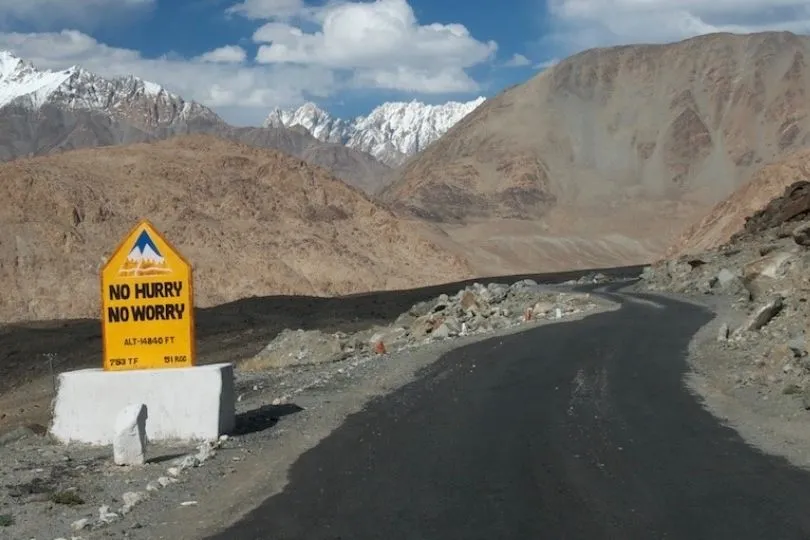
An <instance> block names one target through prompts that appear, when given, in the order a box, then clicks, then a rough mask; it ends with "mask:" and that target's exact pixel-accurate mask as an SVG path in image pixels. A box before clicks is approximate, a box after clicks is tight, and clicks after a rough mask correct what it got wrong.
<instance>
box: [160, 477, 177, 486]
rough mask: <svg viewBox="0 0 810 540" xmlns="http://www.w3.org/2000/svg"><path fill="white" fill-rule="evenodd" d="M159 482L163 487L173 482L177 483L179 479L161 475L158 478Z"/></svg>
mask: <svg viewBox="0 0 810 540" xmlns="http://www.w3.org/2000/svg"><path fill="white" fill-rule="evenodd" d="M157 482H158V484H160V485H161V487H167V486H169V485H171V484H176V483H177V480H176V479H175V478H169V477H168V476H161V477H159V478H158V479H157Z"/></svg>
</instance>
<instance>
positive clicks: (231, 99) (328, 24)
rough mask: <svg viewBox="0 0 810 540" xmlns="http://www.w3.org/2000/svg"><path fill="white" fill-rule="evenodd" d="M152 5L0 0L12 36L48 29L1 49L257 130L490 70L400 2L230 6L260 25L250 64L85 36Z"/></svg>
mask: <svg viewBox="0 0 810 540" xmlns="http://www.w3.org/2000/svg"><path fill="white" fill-rule="evenodd" d="M166 1H168V0H166ZM217 1H220V0H217ZM231 1H232V2H237V0H231ZM156 2H157V0H25V1H21V0H0V23H1V22H2V21H12V22H13V23H14V24H13V25H12V26H13V27H19V26H18V23H20V22H24V23H26V26H33V27H34V28H37V29H40V28H41V27H44V28H46V30H47V31H46V30H39V31H37V32H31V33H22V32H13V31H7V32H2V31H1V30H2V28H0V49H6V50H10V51H12V52H13V53H15V54H17V55H18V56H20V57H22V58H24V59H26V60H30V61H31V62H33V63H34V64H35V65H36V66H37V67H40V68H44V69H64V68H66V67H69V66H71V65H79V66H82V67H84V68H85V69H87V70H89V71H92V72H95V73H98V74H100V75H102V76H108V77H109V76H119V75H136V76H138V77H141V78H143V79H146V80H150V81H153V82H155V83H158V84H161V85H163V86H164V87H165V88H167V89H168V90H170V91H173V92H175V93H178V94H180V95H182V96H183V97H185V98H187V99H193V100H196V101H198V102H200V103H203V104H205V105H208V106H210V107H213V108H215V110H217V112H220V113H221V114H223V116H224V117H225V118H226V119H227V120H229V121H231V122H235V123H238V124H254V125H257V124H259V123H261V122H262V121H263V120H264V116H265V115H266V114H267V111H268V109H270V108H272V107H275V106H279V107H287V106H295V105H299V104H301V103H302V102H304V101H306V100H311V99H317V98H326V97H335V96H336V95H338V94H339V93H340V92H341V91H343V90H357V89H360V90H364V91H366V90H374V89H388V90H399V91H406V92H416V93H445V92H464V91H477V90H478V86H479V85H478V84H477V82H476V81H475V80H473V79H472V78H471V77H470V76H469V75H468V74H467V73H466V71H465V70H466V69H467V68H469V67H472V66H475V65H478V64H481V63H485V62H488V61H490V60H491V58H492V57H493V56H494V53H495V51H496V49H497V46H496V44H495V43H494V42H487V43H484V42H481V41H478V40H476V39H475V38H474V37H473V36H471V35H470V33H469V32H468V30H467V29H466V28H465V27H464V26H462V25H460V24H438V23H420V22H419V21H417V20H416V17H415V15H414V12H413V10H412V9H411V7H410V6H409V5H408V3H407V1H406V0H376V1H374V2H371V3H369V2H367V1H364V2H361V1H355V2H351V1H347V0H327V2H326V3H325V4H324V3H322V2H321V3H320V5H318V6H312V5H307V4H305V3H304V0H242V1H239V2H238V3H234V4H233V5H231V6H230V7H229V8H227V10H226V12H225V15H227V16H230V17H234V16H238V17H243V18H245V19H247V20H251V21H258V22H257V26H259V25H261V26H260V27H259V28H258V29H257V30H256V31H255V32H254V34H253V39H254V42H255V43H257V45H258V49H259V52H258V55H257V58H256V59H255V61H254V60H253V59H251V58H249V57H248V56H249V55H248V54H247V51H246V50H245V49H244V48H243V47H241V46H238V45H235V44H234V45H224V46H221V47H219V48H215V49H213V50H210V51H208V52H205V53H203V54H201V55H199V56H196V57H194V58H182V57H179V56H178V55H176V54H167V55H165V56H163V57H160V58H146V57H144V56H143V55H142V54H141V53H140V52H138V51H136V50H132V49H124V48H117V47H112V46H109V45H106V44H105V43H101V42H99V41H97V40H96V39H95V38H93V37H92V36H91V35H89V34H88V33H86V32H85V31H84V30H83V28H84V27H85V26H90V25H91V23H93V22H99V21H101V22H104V23H105V24H106V23H107V22H108V17H111V16H113V15H114V14H115V13H124V12H126V13H128V14H133V15H134V14H136V13H137V12H138V10H139V9H140V10H143V9H144V8H149V7H152V6H154V4H155V3H156ZM212 3H213V2H212ZM44 12H50V13H49V14H48V15H46V14H45V13H44ZM122 20H126V19H122ZM301 24H306V25H307V26H306V27H305V28H307V30H310V29H311V28H313V27H315V28H317V31H315V32H305V31H304V30H303V29H302V27H300V26H297V25H301ZM12 29H13V28H12ZM246 37H249V36H246Z"/></svg>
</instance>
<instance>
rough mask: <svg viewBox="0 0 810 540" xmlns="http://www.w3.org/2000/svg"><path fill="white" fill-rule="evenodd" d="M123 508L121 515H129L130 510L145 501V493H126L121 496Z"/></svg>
mask: <svg viewBox="0 0 810 540" xmlns="http://www.w3.org/2000/svg"><path fill="white" fill-rule="evenodd" d="M121 500H122V501H123V502H124V506H122V507H121V515H127V514H129V513H130V512H131V511H132V509H133V508H134V507H135V506H137V505H139V504H141V503H142V502H143V501H145V500H146V493H142V492H140V491H127V492H126V493H124V494H123V495H122V496H121Z"/></svg>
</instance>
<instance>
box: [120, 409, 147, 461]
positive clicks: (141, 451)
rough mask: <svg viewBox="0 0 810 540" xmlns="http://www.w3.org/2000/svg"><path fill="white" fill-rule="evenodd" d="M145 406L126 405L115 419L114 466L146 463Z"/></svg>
mask: <svg viewBox="0 0 810 540" xmlns="http://www.w3.org/2000/svg"><path fill="white" fill-rule="evenodd" d="M146 418H147V410H146V405H144V404H143V403H137V404H133V405H127V406H126V407H124V408H123V409H121V412H119V413H118V416H116V418H115V436H114V438H113V459H114V460H115V464H116V465H143V464H144V463H145V462H146Z"/></svg>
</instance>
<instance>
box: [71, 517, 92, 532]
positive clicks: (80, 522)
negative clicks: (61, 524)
mask: <svg viewBox="0 0 810 540" xmlns="http://www.w3.org/2000/svg"><path fill="white" fill-rule="evenodd" d="M89 525H90V520H89V519H87V518H82V519H77V520H76V521H74V522H73V523H71V524H70V528H71V530H73V531H75V532H79V531H81V530H83V529H86V528H87V527H88V526H89Z"/></svg>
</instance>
